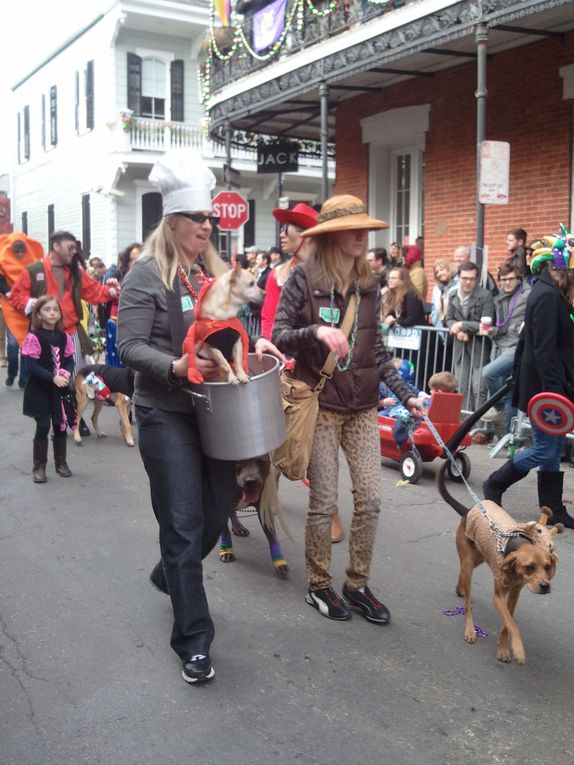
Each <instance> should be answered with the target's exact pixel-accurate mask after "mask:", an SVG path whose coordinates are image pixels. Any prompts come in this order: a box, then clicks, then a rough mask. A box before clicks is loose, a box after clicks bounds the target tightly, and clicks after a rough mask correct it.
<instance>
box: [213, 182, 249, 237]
mask: <svg viewBox="0 0 574 765" xmlns="http://www.w3.org/2000/svg"><path fill="white" fill-rule="evenodd" d="M212 206H213V214H214V215H215V216H216V217H217V218H219V228H220V229H221V230H222V231H236V230H237V229H238V228H241V226H243V225H244V224H245V223H247V221H248V220H249V204H248V202H247V200H246V199H244V198H243V197H242V196H241V194H238V193H237V191H220V192H219V194H217V195H216V196H215V198H214V200H213V205H212Z"/></svg>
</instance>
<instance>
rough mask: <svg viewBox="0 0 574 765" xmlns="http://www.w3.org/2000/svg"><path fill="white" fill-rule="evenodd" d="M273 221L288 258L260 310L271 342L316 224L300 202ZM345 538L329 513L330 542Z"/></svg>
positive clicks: (335, 515)
mask: <svg viewBox="0 0 574 765" xmlns="http://www.w3.org/2000/svg"><path fill="white" fill-rule="evenodd" d="M273 217H274V218H275V220H277V221H279V223H280V224H281V233H280V236H279V239H280V242H281V251H282V252H283V254H284V255H290V256H291V257H290V258H289V259H288V260H287V261H286V262H285V263H283V264H282V265H281V266H278V267H277V269H276V270H275V271H272V272H271V276H270V277H269V279H268V281H267V291H266V292H265V300H264V301H263V308H262V309H261V334H262V335H263V337H267V338H269V339H271V333H272V331H273V322H274V321H275V314H276V313H277V306H278V304H279V297H280V295H281V289H282V287H283V285H284V284H285V282H286V281H287V279H288V278H289V274H290V273H291V271H292V270H293V269H294V268H295V266H296V265H298V264H299V263H304V262H305V261H306V260H307V258H308V257H309V253H310V252H311V250H312V248H313V240H312V239H303V236H302V234H303V231H305V230H306V229H308V228H312V227H313V226H315V225H316V224H317V211H316V210H314V209H313V208H312V207H309V205H306V204H305V203H304V202H299V203H298V204H296V205H295V207H293V209H292V210H285V209H283V208H280V207H278V208H276V209H275V210H273ZM344 538H345V532H344V531H343V527H342V525H341V517H340V515H339V511H338V510H335V512H334V513H333V522H332V525H331V542H333V543H335V544H336V543H337V542H342V541H343V539H344Z"/></svg>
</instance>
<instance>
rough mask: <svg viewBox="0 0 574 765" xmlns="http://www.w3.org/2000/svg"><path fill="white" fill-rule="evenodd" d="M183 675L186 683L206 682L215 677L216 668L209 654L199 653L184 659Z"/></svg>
mask: <svg viewBox="0 0 574 765" xmlns="http://www.w3.org/2000/svg"><path fill="white" fill-rule="evenodd" d="M181 676H182V677H183V679H184V680H185V682H186V683H205V682H207V681H208V680H212V679H213V678H214V677H215V670H214V669H213V665H212V663H211V659H210V658H209V656H206V655H205V654H203V653H198V654H196V655H195V656H191V657H190V658H189V659H184V661H183V664H182V665H181Z"/></svg>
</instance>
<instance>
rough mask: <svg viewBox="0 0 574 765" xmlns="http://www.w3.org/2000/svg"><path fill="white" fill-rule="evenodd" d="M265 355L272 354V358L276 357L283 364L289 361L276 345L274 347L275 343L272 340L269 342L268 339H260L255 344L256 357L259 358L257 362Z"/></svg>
mask: <svg viewBox="0 0 574 765" xmlns="http://www.w3.org/2000/svg"><path fill="white" fill-rule="evenodd" d="M264 353H270V354H271V355H272V356H276V357H277V358H278V359H279V361H282V362H283V364H285V363H286V362H287V359H286V358H285V356H284V355H283V354H282V353H281V351H280V350H279V348H277V346H276V345H273V343H272V342H271V341H270V340H267V338H266V337H260V338H259V339H258V340H257V342H256V343H255V355H256V356H257V361H261V360H262V358H263V354H264Z"/></svg>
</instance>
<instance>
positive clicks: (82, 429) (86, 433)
mask: <svg viewBox="0 0 574 765" xmlns="http://www.w3.org/2000/svg"><path fill="white" fill-rule="evenodd" d="M79 430H80V435H81V436H83V437H84V438H86V437H87V436H91V435H92V434H91V432H90V429H89V428H88V426H87V425H86V423H85V422H84V420H80V426H79Z"/></svg>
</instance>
